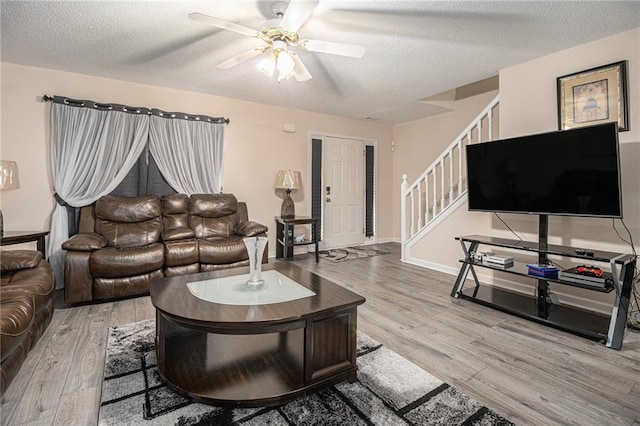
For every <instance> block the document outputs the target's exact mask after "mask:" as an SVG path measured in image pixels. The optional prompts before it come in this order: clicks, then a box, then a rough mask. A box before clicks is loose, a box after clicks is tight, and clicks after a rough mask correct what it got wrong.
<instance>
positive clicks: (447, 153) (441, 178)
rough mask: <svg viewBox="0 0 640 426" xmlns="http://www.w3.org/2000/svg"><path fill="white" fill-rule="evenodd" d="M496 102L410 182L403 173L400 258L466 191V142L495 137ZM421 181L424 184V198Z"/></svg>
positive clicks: (491, 103)
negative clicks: (416, 194) (464, 163)
mask: <svg viewBox="0 0 640 426" xmlns="http://www.w3.org/2000/svg"><path fill="white" fill-rule="evenodd" d="M498 105H499V98H498V96H496V97H495V98H494V99H493V100H492V101H491V102H490V103H489V105H487V107H486V108H485V109H484V110H483V111H482V112H481V113H480V114H478V116H477V117H476V118H475V119H474V120H473V121H472V122H471V123H469V125H468V126H467V127H466V128H465V129H464V130H463V131H462V132H460V134H459V135H458V137H456V138H455V139H454V140H453V141H452V142H451V144H449V146H448V147H447V148H446V149H445V150H444V151H443V152H442V154H440V155H439V156H438V158H436V159H435V160H434V161H433V162H432V163H431V164H430V165H429V167H427V168H426V169H425V170H424V172H423V173H422V174H421V175H420V176H418V177H417V178H416V180H414V181H413V183H411V184H409V183H408V181H407V175H406V174H403V175H402V184H401V187H400V199H401V200H400V201H401V207H400V215H401V217H400V226H401V232H400V238H401V240H402V250H401V257H402V260H403V261H404V260H405V259H406V256H407V251H406V249H407V244H408V243H409V242H411V241H413V240H414V239H415V238H416V236H418V235H420V234H421V232H426V231H425V230H427V229H428V227H429V225H430V224H432V223H435V222H436V220H437V219H439V218H440V216H441V215H443V214H444V213H445V212H446V211H447V209H448V208H449V206H451V205H453V204H455V203H457V202H458V200H460V198H461V197H463V196H465V195H466V193H467V185H466V184H465V180H466V176H465V170H464V167H463V156H464V150H465V146H466V145H470V144H473V143H481V142H486V141H491V140H494V132H493V127H494V126H493V119H494V109H496V108H497V107H498ZM485 119H486V120H487V124H486V127H485V128H486V129H487V135H486V137H483V135H482V129H483V124H482V121H483V120H485ZM474 130H475V131H477V133H478V136H477V138H476V140H475V141H474V140H473V132H474ZM465 139H466V144H465ZM456 152H457V156H456ZM447 157H448V158H447ZM456 157H457V158H456ZM447 164H448V165H449V172H448V173H447V172H446V171H445V169H446V165H447ZM455 164H457V167H458V172H457V173H454V168H455ZM429 176H431V182H429ZM422 185H424V202H423V197H422ZM430 187H431V188H430ZM456 188H457V189H456ZM438 189H440V197H438ZM416 191H417V192H418V196H417V198H418V200H417V201H418V204H417V206H416V203H415V194H414V193H415V192H416ZM447 193H448V197H447ZM431 203H432V206H430V204H431ZM458 204H459V203H458ZM438 205H439V206H438ZM408 208H410V209H411V214H409V212H407V209H408ZM416 215H417V220H416ZM408 220H410V224H409V223H407V221H408Z"/></svg>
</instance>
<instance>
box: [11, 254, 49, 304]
mask: <svg viewBox="0 0 640 426" xmlns="http://www.w3.org/2000/svg"><path fill="white" fill-rule="evenodd" d="M37 253H38V254H40V252H37ZM41 257H42V256H41ZM2 288H3V289H5V290H16V291H20V290H21V291H26V292H28V293H29V294H30V295H31V296H32V297H33V299H34V303H35V309H36V311H39V310H40V309H42V308H43V307H44V305H46V304H47V302H48V301H49V300H51V298H52V297H53V292H54V290H55V280H54V277H53V270H52V269H51V265H49V263H48V262H47V261H45V260H41V261H40V263H39V264H38V267H36V268H28V269H21V270H20V271H17V272H15V273H14V274H13V275H12V276H11V280H10V281H9V282H7V283H4V284H3V286H2Z"/></svg>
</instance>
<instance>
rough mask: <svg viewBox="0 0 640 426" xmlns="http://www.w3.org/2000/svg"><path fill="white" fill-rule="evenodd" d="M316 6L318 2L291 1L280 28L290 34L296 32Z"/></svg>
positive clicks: (316, 0) (311, 0)
mask: <svg viewBox="0 0 640 426" xmlns="http://www.w3.org/2000/svg"><path fill="white" fill-rule="evenodd" d="M316 6H318V0H291V1H290V2H289V6H287V10H286V11H285V12H284V16H283V17H282V21H281V22H280V26H281V27H282V28H284V29H285V30H287V31H289V32H290V33H295V32H298V30H299V29H300V27H301V26H302V24H304V23H305V21H306V20H307V19H308V18H309V16H311V14H312V13H313V10H314V9H315V8H316Z"/></svg>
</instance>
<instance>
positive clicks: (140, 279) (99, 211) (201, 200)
mask: <svg viewBox="0 0 640 426" xmlns="http://www.w3.org/2000/svg"><path fill="white" fill-rule="evenodd" d="M266 232H267V227H266V226H264V225H260V224H258V223H256V222H251V221H249V219H248V213H247V206H246V204H245V203H242V202H238V200H237V199H236V197H235V196H234V195H232V194H200V195H192V196H191V197H188V196H187V195H185V194H175V195H168V196H164V197H162V198H159V197H155V196H146V197H112V196H106V197H102V198H101V199H99V200H98V201H97V202H96V203H95V205H93V206H87V207H84V208H83V209H82V211H81V213H80V226H79V233H78V234H76V235H74V236H73V237H71V238H70V239H69V240H67V241H65V242H64V243H63V244H62V248H63V250H65V251H66V258H65V271H64V276H65V278H64V281H65V286H64V295H65V302H66V303H79V302H87V301H92V300H102V299H113V298H120V297H128V296H136V295H142V294H147V293H148V292H149V283H150V281H151V280H152V279H154V278H157V277H163V276H173V275H182V274H189V273H196V272H200V271H211V270H216V269H225V268H232V267H236V266H245V265H248V264H249V260H248V254H247V250H246V247H245V245H244V243H243V241H242V239H243V238H246V237H250V236H265V234H266ZM266 259H267V258H266V251H265V256H264V258H263V262H265V263H266Z"/></svg>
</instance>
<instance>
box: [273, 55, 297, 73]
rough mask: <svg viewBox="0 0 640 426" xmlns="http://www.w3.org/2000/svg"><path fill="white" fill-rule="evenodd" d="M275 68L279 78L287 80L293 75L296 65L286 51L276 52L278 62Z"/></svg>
mask: <svg viewBox="0 0 640 426" xmlns="http://www.w3.org/2000/svg"><path fill="white" fill-rule="evenodd" d="M276 66H277V68H278V72H279V73H280V75H281V76H282V75H284V76H285V78H289V77H290V76H291V74H293V69H294V68H295V66H296V63H295V62H294V61H293V59H292V58H291V56H290V55H289V53H288V52H287V51H286V50H281V51H280V52H278V62H277V64H276Z"/></svg>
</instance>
